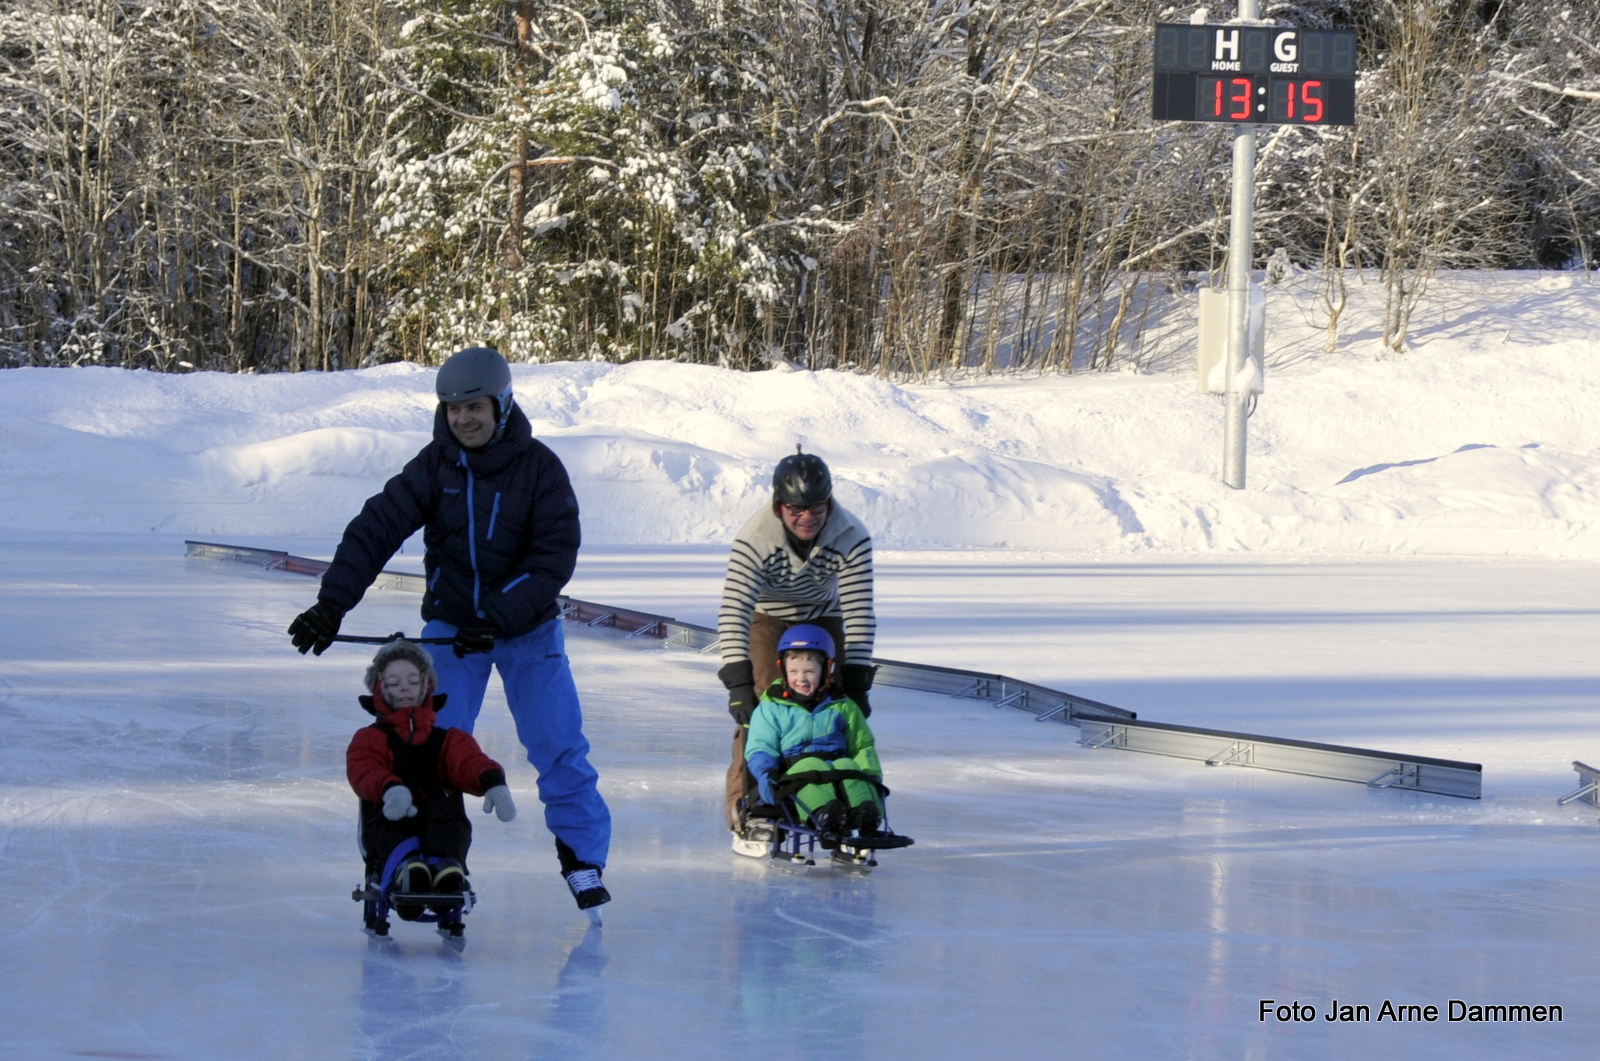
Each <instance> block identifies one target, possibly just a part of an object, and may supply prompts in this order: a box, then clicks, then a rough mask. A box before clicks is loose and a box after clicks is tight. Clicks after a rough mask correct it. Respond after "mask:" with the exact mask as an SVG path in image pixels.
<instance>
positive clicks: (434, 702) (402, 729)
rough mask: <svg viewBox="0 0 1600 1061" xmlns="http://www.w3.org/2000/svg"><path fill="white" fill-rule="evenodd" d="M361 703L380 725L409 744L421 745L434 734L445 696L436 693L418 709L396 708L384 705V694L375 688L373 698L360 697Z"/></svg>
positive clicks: (418, 706)
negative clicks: (434, 727) (375, 717)
mask: <svg viewBox="0 0 1600 1061" xmlns="http://www.w3.org/2000/svg"><path fill="white" fill-rule="evenodd" d="M360 701H361V706H362V707H364V708H366V710H367V713H368V714H372V715H376V716H377V717H378V725H380V726H384V727H386V728H388V729H391V730H393V731H394V732H395V734H396V735H397V736H399V737H400V739H401V740H403V741H405V742H406V743H407V744H421V743H422V742H423V741H425V740H427V739H428V734H430V733H432V732H433V726H434V722H435V721H436V720H437V719H438V717H439V709H440V708H441V707H443V706H444V702H445V694H444V693H434V694H433V695H432V696H430V697H428V698H427V699H426V700H424V701H422V703H420V704H418V705H417V706H416V707H399V708H396V707H390V706H389V705H388V704H386V703H384V702H383V693H382V692H381V691H380V690H379V689H377V688H374V689H373V690H372V695H371V696H363V697H360Z"/></svg>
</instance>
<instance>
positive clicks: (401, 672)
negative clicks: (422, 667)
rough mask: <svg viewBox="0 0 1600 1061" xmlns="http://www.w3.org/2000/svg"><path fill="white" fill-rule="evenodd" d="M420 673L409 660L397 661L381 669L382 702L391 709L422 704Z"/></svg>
mask: <svg viewBox="0 0 1600 1061" xmlns="http://www.w3.org/2000/svg"><path fill="white" fill-rule="evenodd" d="M422 697H423V689H422V672H421V671H419V670H417V665H416V664H415V663H412V662H411V661H410V660H404V659H397V660H395V661H393V662H392V663H390V664H389V665H388V666H387V667H385V668H383V702H384V703H386V704H388V705H389V706H390V707H393V708H401V707H416V706H417V705H419V704H421V703H422Z"/></svg>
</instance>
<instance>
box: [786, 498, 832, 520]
mask: <svg viewBox="0 0 1600 1061" xmlns="http://www.w3.org/2000/svg"><path fill="white" fill-rule="evenodd" d="M783 510H784V512H786V513H788V514H789V516H790V517H791V518H793V519H799V518H800V517H801V516H804V515H805V514H806V513H808V512H809V513H811V514H812V515H813V516H822V515H826V514H827V512H828V502H826V501H818V502H817V503H816V504H814V505H791V504H788V503H785V504H784V506H783Z"/></svg>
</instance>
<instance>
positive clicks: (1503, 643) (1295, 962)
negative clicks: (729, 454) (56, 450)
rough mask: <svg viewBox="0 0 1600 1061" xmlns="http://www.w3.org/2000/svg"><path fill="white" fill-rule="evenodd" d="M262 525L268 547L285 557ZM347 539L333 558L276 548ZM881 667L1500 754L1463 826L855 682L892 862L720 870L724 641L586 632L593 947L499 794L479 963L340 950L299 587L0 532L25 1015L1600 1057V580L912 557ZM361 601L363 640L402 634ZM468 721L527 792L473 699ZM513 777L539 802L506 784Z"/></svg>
mask: <svg viewBox="0 0 1600 1061" xmlns="http://www.w3.org/2000/svg"><path fill="white" fill-rule="evenodd" d="M257 544H266V543H257ZM273 544H277V545H278V546H280V547H288V548H291V550H292V551H295V552H299V553H302V554H306V555H323V556H325V555H328V553H329V552H330V551H331V547H332V544H333V543H332V542H331V541H329V540H305V541H278V542H275V543H273ZM723 560H724V555H723V553H722V551H721V550H720V549H716V548H673V547H649V548H647V547H631V548H628V547H615V548H598V549H589V550H586V551H585V553H584V558H583V560H582V561H581V563H580V568H579V573H578V576H577V578H576V579H575V581H574V583H573V585H572V586H571V587H570V590H571V592H572V593H573V594H574V595H575V596H580V597H584V598H585V599H593V600H604V601H614V602H617V603H625V604H628V605H630V606H634V607H639V608H647V609H650V610H654V611H658V612H661V613H665V614H670V615H674V616H676V617H679V618H682V619H687V620H692V621H700V622H706V621H708V620H709V619H710V618H711V615H712V613H713V611H714V608H715V602H716V591H717V588H718V585H719V581H720V577H721V572H722V564H723ZM879 580H880V597H881V606H880V611H881V619H882V624H883V630H884V642H883V644H882V645H881V646H880V651H881V654H883V655H885V656H889V657H893V658H900V659H914V660H926V661H933V662H939V663H943V664H947V665H954V666H966V667H973V668H980V669H984V670H998V671H1002V672H1006V673H1011V674H1015V675H1017V676H1019V677H1027V678H1030V679H1033V680H1037V681H1043V682H1046V683H1047V684H1052V685H1056V686H1058V687H1064V688H1068V689H1071V690H1073V691H1075V692H1078V693H1081V694H1083V695H1086V696H1091V697H1094V698H1096V699H1100V700H1105V701H1108V702H1111V703H1115V704H1119V705H1120V706H1125V707H1129V708H1134V709H1136V710H1138V711H1139V712H1140V715H1141V717H1146V718H1152V719H1155V720H1158V721H1173V722H1185V723H1191V724H1199V725H1210V726H1217V727H1223V728H1237V729H1244V730H1250V731H1255V732H1265V733H1271V734H1275V735H1281V736H1289V737H1302V738H1309V739H1315V740H1334V741H1341V742H1345V743H1353V744H1363V745H1368V746H1376V747H1380V748H1394V749H1397V750H1402V751H1408V752H1412V753H1415V754H1425V755H1437V756H1443V757H1452V758H1465V759H1471V760H1474V761H1481V762H1483V763H1484V767H1485V779H1484V792H1485V798H1484V799H1483V800H1482V801H1466V800H1452V799H1449V798H1446V797H1440V796H1435V795H1429V794H1417V793H1403V792H1395V791H1385V792H1375V791H1369V790H1367V789H1365V788H1363V787H1362V786H1359V785H1351V784H1343V783H1339V782H1333V781H1319V780H1313V779H1306V778H1296V777H1290V776H1286V775H1279V774H1271V773H1266V772H1263V771H1255V770H1247V769H1230V768H1217V769H1210V768H1207V767H1205V766H1203V765H1200V764H1197V763H1190V762H1184V761H1179V760H1172V759H1164V758H1159V757H1153V756H1142V755H1135V754H1127V753H1121V752H1114V751H1097V750H1089V749H1085V748H1082V747H1080V746H1078V745H1077V744H1076V743H1075V739H1076V734H1077V731H1076V730H1075V729H1074V728H1073V727H1071V726H1065V725H1058V724H1055V723H1046V724H1040V723H1036V722H1034V721H1033V718H1032V716H1031V715H1030V714H1028V713H1026V712H1022V711H1015V710H1010V709H999V710H997V709H995V708H993V707H990V706H988V705H987V704H984V703H981V702H976V701H962V700H953V699H948V698H944V697H938V696H928V695H924V694H913V693H908V692H905V691H901V690H893V689H878V690H874V696H873V704H874V708H875V710H874V713H873V716H872V722H873V725H874V728H875V730H876V732H877V736H878V740H879V744H880V748H881V751H882V754H883V759H884V763H885V768H886V771H887V781H888V783H889V785H890V787H891V788H892V789H893V790H894V795H893V796H892V797H891V799H890V811H891V817H892V821H893V824H894V825H895V827H896V828H897V829H898V830H900V831H903V832H906V833H908V834H910V835H912V836H915V837H916V838H917V841H918V842H917V845H916V846H915V847H912V848H909V849H906V850H903V851H895V852H890V853H888V854H886V855H885V856H884V857H883V858H882V860H881V865H880V866H879V868H878V869H877V870H875V871H874V872H873V873H872V874H871V875H870V876H868V877H864V878H863V877H858V876H855V875H851V874H848V873H844V872H839V871H835V870H833V869H831V868H825V867H819V868H817V869H813V870H810V871H797V870H792V869H787V868H784V867H781V866H776V865H768V864H764V863H759V862H755V861H752V860H748V859H742V858H740V857H738V856H736V855H733V854H732V853H731V852H730V851H729V849H728V839H727V833H726V832H725V830H724V828H723V826H722V824H721V820H720V810H719V803H720V787H721V772H722V769H723V767H724V765H725V762H726V759H725V757H726V749H727V744H728V738H729V737H730V736H731V725H730V723H729V722H728V720H727V716H726V714H725V711H724V698H723V696H722V694H721V692H720V688H719V686H718V684H717V682H716V680H715V678H714V670H715V668H716V666H717V664H718V661H717V660H715V659H713V658H711V657H706V656H702V655H699V654H696V653H689V652H674V651H664V650H661V649H659V648H651V647H648V646H642V645H640V644H639V643H638V642H637V641H627V640H623V639H621V638H618V637H616V636H613V635H607V634H604V633H595V634H586V635H578V633H577V632H576V631H574V635H575V636H572V637H571V638H570V639H569V642H568V644H569V647H570V651H571V654H572V658H573V665H574V668H575V673H576V676H577V680H578V683H579V688H580V690H581V692H582V694H583V697H584V703H585V710H586V714H587V718H588V722H587V729H588V732H589V735H590V739H591V741H592V742H593V745H594V761H595V763H596V765H597V766H598V767H599V769H600V771H601V774H602V785H603V791H604V792H605V795H606V797H607V799H608V800H609V801H610V803H611V806H612V809H613V813H614V815H615V819H616V843H615V846H614V848H613V851H612V858H611V863H610V866H609V867H608V869H607V873H606V883H607V886H608V887H609V888H610V890H611V891H612V893H613V894H614V895H615V896H616V900H615V902H613V903H612V904H611V905H610V906H609V907H607V908H606V918H605V927H604V928H603V929H595V928H591V927H590V926H589V925H588V922H587V921H586V919H585V918H584V917H583V915H582V914H581V913H580V912H579V911H578V910H577V909H575V907H574V906H573V904H572V900H571V898H570V896H569V895H568V894H567V891H566V888H565V887H564V885H563V884H562V881H561V879H560V877H559V876H558V875H557V872H556V870H557V865H556V860H555V857H554V851H553V848H552V844H551V841H550V838H549V835H548V833H547V832H546V831H545V830H544V828H543V826H542V822H541V821H540V816H539V815H538V814H526V815H522V816H519V817H518V819H517V820H516V821H514V822H511V823H501V822H498V821H496V820H494V819H493V818H492V817H487V816H483V815H479V814H477V813H476V806H475V805H474V806H473V807H472V808H471V809H472V810H473V811H474V813H473V818H474V821H475V822H476V824H477V832H476V841H475V844H474V847H473V852H472V858H471V868H472V871H473V886H474V889H475V890H476V892H477V894H478V897H479V905H478V906H477V908H476V909H475V910H474V911H473V912H472V914H471V915H470V916H469V917H468V919H467V938H468V942H467V946H466V948H465V950H464V952H462V953H460V954H456V953H455V952H453V951H451V950H449V949H448V948H446V947H444V946H442V945H441V943H440V941H439V939H438V937H437V936H436V935H435V934H434V933H433V932H432V931H431V930H428V929H426V928H424V927H423V926H420V925H407V924H401V923H396V925H395V928H394V941H393V942H392V943H390V944H378V943H373V942H370V941H369V940H368V939H367V937H365V936H364V935H363V934H362V933H361V931H360V910H359V906H358V904H356V903H354V902H352V901H351V900H350V898H349V894H350V890H351V889H352V888H353V887H355V886H356V885H357V883H358V878H359V865H358V862H357V859H356V856H355V850H354V817H355V815H354V810H355V799H354V796H353V795H352V794H351V793H350V791H349V788H348V786H347V785H346V783H345V781H344V777H343V758H342V754H343V749H344V746H345V743H346V742H347V740H348V738H349V735H350V733H351V732H352V731H353V730H354V728H355V727H356V726H358V725H361V724H362V722H363V720H364V718H365V716H364V715H363V714H362V713H361V711H360V709H359V707H358V706H357V705H356V704H355V701H354V697H355V694H356V693H357V692H359V691H360V690H359V688H358V683H359V680H360V676H361V672H362V669H363V667H364V664H365V659H366V653H365V652H364V651H363V650H360V649H356V648H351V647H344V646H336V647H335V648H333V649H331V650H330V651H329V652H328V653H327V654H326V655H324V656H323V657H321V658H320V659H318V658H311V657H305V658H303V657H301V656H299V655H297V654H296V653H294V651H293V650H292V649H291V648H290V646H289V643H288V639H287V638H286V637H285V636H284V635H283V629H284V627H285V626H286V625H287V623H288V621H289V619H290V618H291V617H292V616H293V615H294V614H295V613H296V612H297V611H298V610H300V609H301V608H303V607H304V606H305V605H307V604H308V603H309V602H310V601H311V600H312V599H313V597H314V591H315V583H314V582H312V581H311V580H308V579H304V578H300V577H296V576H288V575H279V574H273V573H268V572H262V571H256V570H253V569H251V568H248V567H245V566H242V565H234V564H218V563H214V562H204V561H196V560H185V559H184V558H183V556H182V545H181V541H180V540H179V539H176V538H169V537H163V536H146V537H138V538H123V537H111V536H95V535H59V534H57V535H50V536H48V537H46V536H31V537H30V536H27V535H22V534H17V533H6V534H5V535H4V536H3V538H0V609H3V614H5V615H6V616H7V623H6V633H5V638H4V642H3V645H0V661H3V669H0V719H3V722H4V726H5V739H4V740H3V741H0V828H3V837H4V848H3V850H4V855H3V858H0V879H3V882H4V887H3V888H0V897H3V906H0V909H3V910H4V913H5V921H4V924H5V929H4V933H3V939H4V944H5V949H6V952H7V953H8V955H9V957H10V961H9V964H8V968H9V970H10V972H9V973H8V975H7V976H6V978H5V990H4V991H3V992H0V1023H3V1026H4V1027H5V1028H6V1035H5V1038H6V1042H7V1046H8V1052H9V1053H10V1054H11V1055H12V1056H15V1057H19V1058H23V1057H25V1058H72V1057H151V1058H156V1057H160V1058H184V1059H188V1058H194V1059H202V1058H203V1059H208V1061H210V1059H215V1058H263V1059H265V1058H274V1059H276V1058H285V1057H306V1058H323V1057H354V1058H462V1059H470V1061H479V1059H484V1058H525V1057H526V1058H544V1057H549V1058H560V1059H575V1058H587V1057H593V1058H624V1057H626V1058H680V1057H682V1058H748V1057H750V1056H752V1055H759V1056H775V1057H780V1058H812V1057H816V1058H862V1059H867V1058H966V1057H972V1056H986V1055H996V1054H998V1055H1002V1056H1005V1057H1016V1058H1060V1057H1095V1058H1100V1057H1128V1058H1156V1057H1162V1058H1165V1057H1185V1058H1219V1059H1220V1058H1230V1059H1231V1058H1302V1057H1303V1058H1325V1057H1353V1056H1358V1055H1359V1056H1363V1057H1365V1056H1370V1055H1371V1054H1372V1053H1374V1052H1384V1053H1387V1052H1391V1051H1405V1052H1407V1053H1409V1054H1411V1055H1412V1056H1451V1057H1463V1058H1477V1057H1481V1058H1504V1057H1506V1056H1509V1055H1511V1054H1513V1052H1517V1053H1521V1054H1524V1055H1526V1056H1532V1057H1540V1058H1546V1057H1549V1058H1558V1057H1574V1058H1576V1057H1587V1056H1590V1055H1591V1053H1592V1047H1593V1042H1594V1033H1595V1030H1596V1021H1595V1014H1596V1004H1595V1002H1594V999H1595V996H1596V992H1595V988H1596V986H1597V985H1596V978H1597V974H1596V971H1595V962H1594V955H1595V940H1596V938H1597V931H1596V930H1597V928H1600V915H1597V911H1600V873H1597V870H1600V846H1597V845H1600V827H1597V824H1596V819H1595V812H1594V808H1592V807H1589V806H1587V805H1579V804H1574V805H1570V806H1568V807H1558V806H1557V805H1556V803H1555V800H1556V797H1558V796H1559V795H1561V794H1563V793H1564V792H1566V791H1568V790H1570V789H1571V788H1572V787H1574V780H1575V775H1573V774H1572V772H1571V771H1570V769H1569V768H1568V765H1567V764H1568V762H1569V761H1570V760H1571V759H1574V758H1583V757H1585V756H1588V757H1589V758H1590V761H1593V760H1594V759H1596V758H1600V755H1597V754H1596V751H1597V748H1600V716H1597V713H1596V712H1595V710H1594V708H1595V704H1596V699H1597V694H1600V681H1597V679H1596V677H1595V673H1594V665H1593V661H1594V659H1595V658H1596V649H1597V648H1600V643H1597V642H1600V632H1597V626H1596V623H1595V616H1596V605H1595V603H1594V602H1595V600H1596V599H1597V590H1600V571H1597V570H1596V569H1594V568H1592V567H1589V566H1580V565H1573V564H1570V563H1568V564H1561V563H1554V562H1541V561H1524V562H1517V563H1511V562H1504V561H1503V562H1499V563H1496V564H1492V565H1491V564H1486V563H1482V562H1478V561H1465V560H1437V559H1436V560H1417V559H1411V560H1381V559H1369V560H1364V561H1359V562H1358V561H1326V562H1302V563H1287V562H1277V563H1274V562H1261V561H1251V560H1234V561H1230V562H1225V563H1219V562H1215V561H1207V562H1206V563H1204V564H1200V563H1194V562H1190V561H1184V560H1180V559H1149V560H1142V561H1139V562H1127V561H1125V560H1115V561H1112V560H1085V559H1083V558H1072V557H1059V556H1058V557H1050V556H1046V555H1043V554H1040V555H1038V556H1034V557H1032V558H1027V559H1025V560H1024V561H1019V560H1018V559H1017V558H1015V557H1005V556H1001V555H997V554H983V553H951V554H929V553H887V554H885V555H884V556H883V557H882V558H881V560H880V575H879ZM416 606H417V598H416V597H415V596H412V595H409V594H405V593H401V592H397V591H374V592H373V593H372V594H370V595H369V597H368V599H367V600H366V601H365V602H364V603H363V604H362V605H361V606H360V607H359V608H358V609H357V610H356V611H355V612H354V613H352V614H351V616H350V617H349V618H348V619H347V620H346V630H347V631H349V632H371V633H388V632H390V631H393V630H407V631H410V632H413V633H414V632H415V631H416V629H417V627H418V623H419V620H418V618H417V615H416ZM478 735H479V737H480V739H482V741H483V743H484V745H485V747H486V749H487V750H488V751H489V752H490V754H491V755H494V756H495V757H497V758H499V759H500V760H501V761H502V762H504V763H506V764H507V765H508V767H509V770H510V783H511V785H512V787H513V789H514V790H515V791H516V792H517V794H518V796H519V798H525V799H527V801H528V802H529V803H530V804H531V795H532V790H533V775H532V768H531V767H529V766H528V765H527V764H526V762H525V761H523V760H522V758H521V757H520V755H519V753H518V749H517V747H516V743H515V738H514V736H513V734H512V732H511V727H510V722H509V716H508V714H507V712H506V711H505V708H504V704H503V701H502V700H501V699H500V698H499V694H498V693H497V692H495V691H493V686H491V695H490V700H489V702H488V703H487V704H486V705H485V709H484V713H483V717H482V722H481V724H480V727H479V730H478ZM525 794H526V795H525ZM1452 998H1457V999H1462V1000H1465V1001H1467V1002H1469V1003H1527V1004H1540V1003H1544V1004H1556V1005H1560V1006H1562V1007H1563V1013H1564V1020H1563V1022H1562V1023H1560V1024H1468V1023H1449V1022H1447V1021H1446V1020H1445V1019H1443V1018H1441V1019H1440V1020H1439V1021H1438V1022H1437V1023H1433V1024H1427V1023H1421V1024H1416V1023H1407V1024H1391V1023H1387V1022H1386V1023H1381V1024H1380V1023H1363V1024H1331V1023H1328V1022H1325V1021H1322V1020H1321V1019H1320V1016H1319V1018H1318V1019H1317V1020H1316V1021H1314V1022H1310V1023H1288V1024H1280V1023H1276V1022H1266V1023H1263V1022H1261V1021H1260V1020H1259V1019H1258V1007H1259V1004H1260V1001H1261V1000H1262V999H1274V1000H1277V1001H1278V1002H1281V1003H1288V1002H1291V1001H1299V1002H1301V1003H1305V1004H1310V1005H1313V1006H1315V1007H1316V1008H1317V1012H1318V1014H1319V1015H1320V1014H1321V1013H1323V1012H1325V1011H1326V1009H1327V1007H1328V1005H1329V1004H1330V1001H1331V1000H1333V999H1337V1000H1339V1001H1340V1002H1341V1003H1351V1004H1365V1005H1368V1006H1370V1007H1371V1012H1372V1013H1373V1014H1374V1015H1376V1014H1377V1013H1378V1012H1379V1006H1380V1005H1381V1004H1382V1002H1383V1001H1384V1000H1385V999H1388V1000H1391V1001H1393V1002H1394V1003H1396V1004H1421V1005H1427V1004H1433V1005H1437V1006H1440V1007H1444V1006H1445V1005H1446V1004H1447V1002H1448V1000H1449V999H1452Z"/></svg>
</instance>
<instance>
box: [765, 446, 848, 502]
mask: <svg viewBox="0 0 1600 1061" xmlns="http://www.w3.org/2000/svg"><path fill="white" fill-rule="evenodd" d="M832 497H833V476H831V475H829V474H828V466H827V465H826V464H824V463H822V458H821V457H819V456H817V455H816V454H815V453H801V452H799V450H798V448H797V449H796V451H795V452H794V453H791V454H789V456H787V457H785V458H783V460H781V461H779V462H778V467H777V468H776V469H775V470H774V471H773V473H772V498H773V500H774V501H777V502H778V503H779V504H783V505H795V506H797V507H799V506H804V505H816V504H820V503H822V502H823V501H827V500H829V499H830V498H832Z"/></svg>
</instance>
